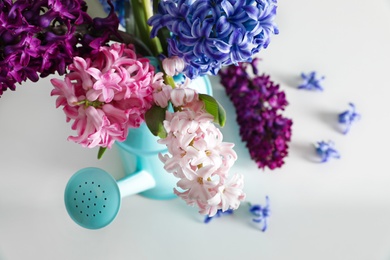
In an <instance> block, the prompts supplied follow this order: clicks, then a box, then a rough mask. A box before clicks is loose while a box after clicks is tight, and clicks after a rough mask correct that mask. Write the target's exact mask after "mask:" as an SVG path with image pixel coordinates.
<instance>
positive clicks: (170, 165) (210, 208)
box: [159, 89, 245, 216]
mask: <svg viewBox="0 0 390 260" xmlns="http://www.w3.org/2000/svg"><path fill="white" fill-rule="evenodd" d="M175 90H176V89H174V90H172V92H174V91H175ZM184 91H190V89H185V90H183V93H184ZM191 91H194V90H191ZM171 97H172V95H171ZM182 97H183V100H186V99H185V96H182ZM190 100H191V101H188V100H186V102H185V103H181V104H180V109H179V110H177V111H176V112H170V111H167V112H166V119H165V121H164V128H165V130H166V132H167V137H166V138H163V139H160V140H159V143H161V144H165V145H166V146H167V147H168V152H169V153H167V154H160V160H161V161H162V162H163V163H164V168H165V170H167V171H168V172H170V173H173V174H174V176H176V177H177V178H179V181H178V182H177V186H178V187H179V188H180V189H182V190H183V191H179V190H177V189H174V192H175V194H176V195H178V196H179V197H181V198H182V199H184V200H185V201H186V203H187V204H188V205H194V206H197V207H198V208H199V212H200V213H201V214H205V215H209V216H214V215H215V214H216V213H217V211H218V210H219V209H221V210H223V211H226V210H228V209H237V208H238V206H239V204H240V202H241V201H242V200H244V198H245V194H244V192H243V191H242V189H243V176H242V175H239V174H236V175H234V176H233V177H232V178H229V170H230V168H231V166H232V165H233V164H234V162H235V161H236V159H237V154H236V153H235V151H234V150H233V146H234V144H231V143H226V142H222V139H223V136H222V133H221V132H220V130H219V129H218V128H217V127H216V126H215V125H214V123H213V119H214V118H213V116H212V115H210V114H209V113H207V112H206V111H205V109H204V104H203V102H202V101H200V100H199V99H198V94H197V93H196V92H195V95H191V99H190Z"/></svg>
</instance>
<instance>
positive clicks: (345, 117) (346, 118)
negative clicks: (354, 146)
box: [339, 103, 361, 134]
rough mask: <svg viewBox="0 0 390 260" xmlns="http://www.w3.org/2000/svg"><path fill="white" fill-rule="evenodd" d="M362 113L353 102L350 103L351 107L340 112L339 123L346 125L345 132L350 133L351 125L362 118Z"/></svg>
mask: <svg viewBox="0 0 390 260" xmlns="http://www.w3.org/2000/svg"><path fill="white" fill-rule="evenodd" d="M360 117H361V116H360V114H358V113H357V112H356V107H355V105H354V104H353V103H349V109H348V110H346V111H344V112H343V113H341V114H339V123H340V124H344V125H345V129H344V131H343V133H344V134H346V133H348V131H349V129H350V128H351V125H352V124H353V123H354V122H356V121H357V120H359V119H360Z"/></svg>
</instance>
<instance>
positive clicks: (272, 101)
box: [219, 59, 292, 170]
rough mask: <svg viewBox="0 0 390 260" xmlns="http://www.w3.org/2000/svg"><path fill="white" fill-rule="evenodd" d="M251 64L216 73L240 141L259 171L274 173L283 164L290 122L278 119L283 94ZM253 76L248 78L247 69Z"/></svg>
mask: <svg viewBox="0 0 390 260" xmlns="http://www.w3.org/2000/svg"><path fill="white" fill-rule="evenodd" d="M258 62H259V60H258V59H254V60H253V61H252V62H251V63H241V64H239V65H238V66H233V65H232V66H228V67H227V68H226V69H223V70H221V71H220V72H219V75H220V78H221V84H222V85H223V86H224V87H225V90H226V93H227V95H228V96H229V97H230V100H231V101H232V103H233V105H234V107H235V110H236V114H237V122H238V124H239V126H240V135H241V139H242V141H244V142H245V143H246V146H247V148H248V150H249V153H250V156H251V158H252V159H253V160H254V161H255V162H256V163H257V165H258V167H259V168H265V167H268V168H269V169H271V170H272V169H275V168H278V167H281V166H282V165H283V164H284V158H285V157H286V156H287V155H288V142H290V140H291V126H292V120H291V119H288V118H285V117H283V116H282V115H281V113H280V111H283V110H284V109H285V107H286V106H287V104H288V102H287V100H286V96H285V93H284V92H283V91H281V90H280V89H279V85H277V84H275V83H274V82H273V81H272V80H271V79H270V76H268V75H265V74H261V75H259V74H260V73H259V71H258V69H257V67H256V65H257V63H258ZM249 67H251V68H252V70H253V73H254V74H255V76H254V77H253V78H251V76H250V75H249V74H248V71H247V70H248V68H249Z"/></svg>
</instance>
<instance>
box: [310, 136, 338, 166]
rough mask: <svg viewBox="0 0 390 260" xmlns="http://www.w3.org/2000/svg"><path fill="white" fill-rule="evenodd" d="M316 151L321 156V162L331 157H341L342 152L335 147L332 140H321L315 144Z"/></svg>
mask: <svg viewBox="0 0 390 260" xmlns="http://www.w3.org/2000/svg"><path fill="white" fill-rule="evenodd" d="M315 149H316V153H317V155H318V156H319V157H320V158H321V162H327V161H328V160H329V159H330V158H335V159H339V158H340V154H339V152H338V151H337V150H336V149H335V147H334V143H333V142H332V141H328V142H325V141H320V142H317V144H316V145H315Z"/></svg>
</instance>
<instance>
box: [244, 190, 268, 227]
mask: <svg viewBox="0 0 390 260" xmlns="http://www.w3.org/2000/svg"><path fill="white" fill-rule="evenodd" d="M249 212H250V213H252V215H254V216H255V218H253V219H252V221H253V222H255V223H257V224H259V225H260V228H261V231H263V232H265V231H266V230H267V228H268V218H269V217H270V213H271V212H270V203H269V197H268V196H266V197H265V205H264V206H263V205H260V204H255V205H250V207H249Z"/></svg>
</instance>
